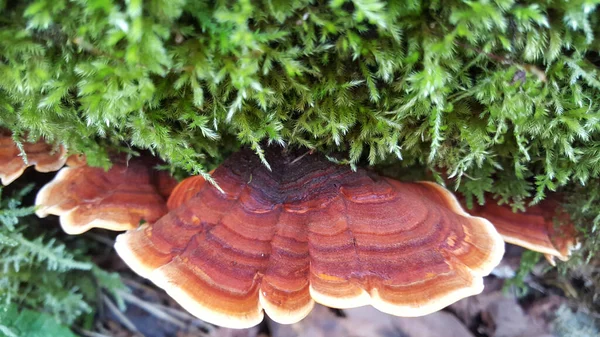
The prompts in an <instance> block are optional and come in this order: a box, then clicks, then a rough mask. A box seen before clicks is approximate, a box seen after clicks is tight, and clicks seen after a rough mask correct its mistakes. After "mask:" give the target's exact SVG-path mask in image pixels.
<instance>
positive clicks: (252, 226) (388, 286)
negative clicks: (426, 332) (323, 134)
mask: <svg viewBox="0 0 600 337" xmlns="http://www.w3.org/2000/svg"><path fill="white" fill-rule="evenodd" d="M301 154H302V153H299V152H298V150H284V151H283V152H282V151H281V150H277V149H273V148H267V150H266V151H265V156H266V158H267V160H268V162H269V163H270V165H271V168H272V171H269V170H268V169H267V168H266V167H265V166H264V165H263V164H262V163H261V162H260V160H259V159H258V158H257V157H256V155H255V154H254V153H253V152H252V151H250V150H242V151H240V152H237V153H235V154H233V155H232V156H231V157H230V158H229V159H227V160H226V161H225V162H224V163H223V164H222V165H221V166H220V167H218V168H217V169H216V170H215V171H214V173H213V174H212V177H213V178H214V180H215V181H216V182H217V183H218V185H219V186H220V188H222V190H223V192H220V191H219V190H218V189H217V188H216V187H215V186H213V185H212V184H210V183H204V182H203V180H202V179H201V178H198V177H193V178H190V180H185V181H183V182H182V183H181V185H180V187H179V188H176V189H175V190H174V192H173V193H172V195H171V197H170V202H169V205H170V206H171V208H172V210H171V211H170V212H169V213H168V214H167V215H165V216H164V217H162V218H161V219H159V220H158V221H157V222H155V223H153V224H151V223H147V224H144V225H142V226H140V227H138V228H136V229H133V230H129V231H127V232H126V233H124V234H121V235H119V236H118V237H117V240H116V243H115V248H116V250H117V252H118V254H119V255H120V256H121V258H123V260H124V261H125V262H126V263H127V264H128V265H129V266H130V267H131V268H132V269H133V270H134V271H135V272H137V273H138V274H140V275H141V276H143V277H146V278H149V279H150V280H152V281H153V282H154V283H155V284H157V285H158V286H159V287H161V288H163V289H165V290H166V291H167V293H169V294H170V295H171V296H172V297H173V298H174V299H175V300H176V301H177V302H179V303H180V304H181V305H182V306H183V307H184V308H185V309H187V310H188V311H190V312H191V313H192V314H194V315H196V316H197V317H199V318H201V319H203V320H205V321H208V322H210V323H213V324H217V325H220V326H225V327H231V328H246V327H251V326H254V325H256V324H258V323H259V322H261V320H262V319H263V315H264V313H263V310H264V311H265V312H266V313H267V314H268V315H269V316H270V317H271V318H272V319H273V320H275V321H277V322H280V323H294V322H297V321H299V320H301V319H302V318H304V317H305V316H306V315H307V314H308V313H309V312H310V311H311V309H312V307H313V305H314V302H315V301H316V302H318V303H321V304H324V305H327V306H330V307H335V308H352V307H357V306H363V305H369V304H370V305H372V306H374V307H375V308H377V309H379V310H381V311H383V312H386V313H390V314H393V315H397V316H419V315H425V314H429V313H432V312H434V311H437V310H439V309H441V308H443V307H445V306H447V305H449V304H451V303H453V302H455V301H457V300H459V299H461V298H464V297H467V296H470V295H474V294H477V293H479V292H481V291H482V289H483V279H482V277H483V276H485V275H488V274H489V273H490V271H491V270H492V269H493V268H494V267H495V266H496V265H497V264H498V263H499V262H500V259H501V257H502V255H503V253H504V242H503V241H502V238H501V237H500V235H498V233H497V232H496V230H495V229H494V227H493V226H492V224H491V223H490V222H489V221H487V220H485V219H482V218H478V217H472V216H470V215H468V214H467V213H466V212H465V211H463V209H462V208H461V206H460V204H459V203H458V201H457V200H456V198H455V197H454V196H453V195H452V194H451V193H450V192H448V191H447V190H445V189H444V188H442V187H441V186H438V185H436V184H433V183H429V182H420V183H404V182H399V181H396V180H393V179H389V178H384V177H381V176H377V175H374V174H371V173H369V172H367V171H365V170H362V169H359V170H358V171H356V172H354V171H352V170H350V168H348V167H347V166H340V165H336V164H333V163H331V162H329V161H328V160H327V159H326V158H325V157H323V156H321V155H318V154H309V155H301Z"/></svg>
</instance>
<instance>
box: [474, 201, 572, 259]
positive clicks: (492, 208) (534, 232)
mask: <svg viewBox="0 0 600 337" xmlns="http://www.w3.org/2000/svg"><path fill="white" fill-rule="evenodd" d="M470 213H471V214H473V215H475V216H479V217H482V218H486V219H488V220H489V221H490V222H491V223H492V224H493V225H494V227H496V230H497V231H498V233H500V235H502V237H503V238H504V241H506V242H508V243H512V244H515V245H518V246H521V247H524V248H527V249H530V250H533V251H536V252H540V253H543V254H544V256H545V257H546V259H547V260H548V262H550V264H552V265H555V264H556V262H555V261H554V259H555V258H558V259H560V260H562V261H567V260H568V259H569V256H570V255H571V252H572V251H573V250H575V249H577V247H578V242H577V231H576V229H575V225H574V224H573V222H572V221H571V219H570V218H569V215H568V214H567V213H566V212H565V211H564V209H563V208H562V207H561V205H560V201H559V197H557V196H556V195H552V196H549V197H547V198H546V199H544V200H542V201H541V202H540V203H538V204H536V205H533V206H530V207H528V208H527V209H526V211H525V212H517V213H515V212H513V211H512V208H511V207H510V206H509V205H506V204H504V205H498V204H497V203H496V202H494V201H493V200H490V201H488V202H487V203H486V204H485V205H483V206H480V205H476V206H475V207H474V208H473V210H472V211H470Z"/></svg>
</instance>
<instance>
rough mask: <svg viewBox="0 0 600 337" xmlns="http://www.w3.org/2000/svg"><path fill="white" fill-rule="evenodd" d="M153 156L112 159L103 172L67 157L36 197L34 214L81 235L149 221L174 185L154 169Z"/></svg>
mask: <svg viewBox="0 0 600 337" xmlns="http://www.w3.org/2000/svg"><path fill="white" fill-rule="evenodd" d="M157 163H158V162H157V161H156V160H154V159H153V158H144V157H139V158H132V159H129V160H128V159H126V158H125V157H124V156H115V157H113V163H112V164H113V165H112V167H111V168H110V169H109V170H108V171H105V170H104V169H102V168H98V167H90V166H87V165H86V164H85V160H84V159H82V158H77V157H71V158H69V161H68V165H70V166H68V167H65V168H63V169H62V170H60V171H59V172H58V174H57V175H56V177H55V178H54V179H53V180H52V181H51V182H49V183H48V184H46V185H45V186H44V187H43V188H42V189H41V190H40V191H39V192H38V195H37V197H36V202H35V203H36V206H38V209H37V211H36V214H37V215H38V216H39V217H46V216H47V215H48V214H53V215H58V216H60V224H61V226H62V228H63V230H64V231H65V232H66V233H69V234H81V233H83V232H85V231H87V230H89V229H91V228H105V229H110V230H116V231H124V230H128V229H131V228H135V227H137V226H138V225H139V224H140V222H141V221H146V222H154V221H156V220H158V219H159V218H160V217H162V216H163V215H165V214H166V213H167V199H168V197H169V194H170V193H171V191H172V190H173V188H174V187H175V185H176V183H177V182H176V181H175V180H174V179H173V178H171V176H170V175H169V174H168V173H167V172H162V171H157V170H155V168H154V166H155V165H157Z"/></svg>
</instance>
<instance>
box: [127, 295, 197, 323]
mask: <svg viewBox="0 0 600 337" xmlns="http://www.w3.org/2000/svg"><path fill="white" fill-rule="evenodd" d="M118 293H119V296H121V297H123V299H124V300H125V301H127V302H129V303H132V304H134V305H136V306H137V307H139V308H140V309H143V310H145V311H146V312H148V313H150V314H152V315H154V316H156V317H157V318H159V319H162V320H164V321H167V322H169V323H171V324H173V325H176V326H177V327H179V328H182V329H189V327H190V324H186V323H185V322H183V321H181V320H179V319H177V318H176V317H173V316H172V315H170V314H168V313H166V312H165V311H163V310H162V308H160V307H158V305H156V304H154V303H150V302H146V301H144V300H141V299H139V298H137V297H136V296H135V295H132V294H129V293H126V292H124V291H118ZM203 328H205V327H204V326H203Z"/></svg>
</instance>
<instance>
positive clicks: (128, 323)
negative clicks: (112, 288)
mask: <svg viewBox="0 0 600 337" xmlns="http://www.w3.org/2000/svg"><path fill="white" fill-rule="evenodd" d="M124 294H125V292H119V295H120V296H122V297H123V298H124V297H125V296H124ZM102 301H103V302H104V303H105V304H106V306H107V307H108V309H110V311H111V312H112V313H113V314H114V315H115V316H116V317H117V319H119V321H121V324H123V325H124V326H125V327H126V328H127V329H129V331H133V332H139V331H138V329H137V328H136V326H135V324H133V323H132V322H131V321H130V320H129V318H127V317H126V316H125V315H123V313H122V312H121V310H119V308H117V306H116V305H115V304H114V303H113V302H112V301H111V300H110V298H108V296H106V295H105V294H102Z"/></svg>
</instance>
